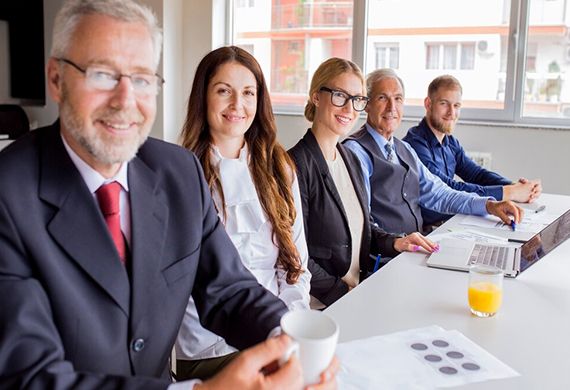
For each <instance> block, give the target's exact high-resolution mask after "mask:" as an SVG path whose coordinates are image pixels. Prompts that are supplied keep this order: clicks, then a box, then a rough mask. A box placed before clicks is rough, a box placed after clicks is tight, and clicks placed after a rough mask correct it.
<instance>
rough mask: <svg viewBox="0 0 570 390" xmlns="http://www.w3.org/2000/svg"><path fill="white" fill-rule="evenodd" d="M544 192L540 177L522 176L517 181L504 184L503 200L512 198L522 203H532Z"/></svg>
mask: <svg viewBox="0 0 570 390" xmlns="http://www.w3.org/2000/svg"><path fill="white" fill-rule="evenodd" d="M541 193H542V184H541V182H540V180H539V179H536V180H528V179H525V178H524V177H521V178H520V179H519V181H518V182H517V183H513V184H509V185H506V186H503V200H512V201H515V202H520V203H531V202H533V201H534V200H535V199H537V198H538V197H539V196H540V194H541Z"/></svg>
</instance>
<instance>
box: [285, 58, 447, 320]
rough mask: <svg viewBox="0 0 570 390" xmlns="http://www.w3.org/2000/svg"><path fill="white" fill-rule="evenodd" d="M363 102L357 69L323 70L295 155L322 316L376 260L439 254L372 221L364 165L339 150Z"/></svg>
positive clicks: (315, 303) (415, 237) (334, 61)
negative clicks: (419, 252)
mask: <svg viewBox="0 0 570 390" xmlns="http://www.w3.org/2000/svg"><path fill="white" fill-rule="evenodd" d="M363 94H364V76H363V75H362V72H361V71H360V69H359V68H358V66H357V65H356V64H354V63H353V62H351V61H348V60H344V59H340V58H331V59H329V60H327V61H325V62H323V63H322V64H321V65H320V66H319V67H318V69H317V70H316V72H315V74H314V76H313V79H312V81H311V88H310V91H309V99H308V101H307V104H306V106H305V117H306V118H307V119H308V120H309V121H310V122H312V126H311V128H310V129H309V130H307V133H306V134H305V136H304V137H303V139H301V140H300V141H299V142H298V143H297V144H296V145H295V146H294V147H293V148H291V149H290V150H289V153H290V154H291V156H292V157H293V159H294V160H295V165H296V167H297V174H298V176H299V186H300V188H301V199H302V202H303V217H304V221H305V232H306V235H307V242H308V246H309V270H310V271H311V274H312V278H311V307H312V308H317V309H321V308H324V307H326V306H328V305H330V304H331V303H333V302H334V301H336V300H337V299H338V298H340V297H341V296H343V295H344V294H346V293H347V292H348V291H350V290H351V289H352V288H354V287H356V286H357V285H358V283H360V282H361V281H362V280H363V279H364V278H366V276H367V275H368V274H370V273H371V272H372V271H374V268H375V266H376V263H375V257H376V255H377V254H378V253H381V255H382V256H386V257H393V256H395V255H397V254H398V253H399V252H401V251H405V250H407V251H414V250H419V248H420V247H421V248H424V249H425V250H426V251H428V252H432V251H433V250H435V249H436V244H434V243H433V242H431V241H430V240H428V239H427V238H425V237H423V236H422V235H421V234H419V233H415V234H411V235H409V236H407V237H405V238H402V237H398V236H395V235H392V234H387V233H386V232H384V231H382V230H381V229H380V228H378V226H377V225H375V224H374V223H373V221H372V220H371V219H370V214H369V212H368V200H367V198H366V194H365V192H364V182H363V181H364V178H363V177H362V174H361V172H360V163H359V161H358V159H357V158H356V156H355V155H354V154H353V153H352V152H351V151H350V150H348V149H347V148H345V147H344V146H343V145H341V144H340V143H339V142H338V141H339V138H340V137H343V136H346V135H347V134H348V133H349V132H350V130H351V129H352V128H353V127H354V124H355V123H356V120H357V119H358V114H359V112H361V111H363V110H364V108H365V107H366V104H367V102H368V98H367V97H366V96H363ZM371 255H372V256H373V257H372V258H371Z"/></svg>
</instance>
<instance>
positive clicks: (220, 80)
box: [206, 62, 257, 155]
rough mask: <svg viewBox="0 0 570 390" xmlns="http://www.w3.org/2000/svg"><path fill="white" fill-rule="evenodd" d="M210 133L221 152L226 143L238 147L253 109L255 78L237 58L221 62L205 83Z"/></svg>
mask: <svg viewBox="0 0 570 390" xmlns="http://www.w3.org/2000/svg"><path fill="white" fill-rule="evenodd" d="M206 107H207V112H208V113H207V120H208V126H209V127H210V134H211V136H212V140H213V142H214V144H215V145H216V146H218V147H219V148H220V149H221V151H222V155H223V154H224V153H223V150H222V149H225V148H224V146H228V144H232V145H238V147H241V145H243V142H244V138H245V133H246V132H247V130H248V129H249V128H250V127H251V124H252V123H253V120H254V118H255V114H256V112H257V81H256V79H255V76H254V75H253V73H252V72H251V71H250V70H249V69H247V68H246V67H245V66H243V65H241V64H239V63H237V62H227V63H225V64H223V65H221V66H220V67H219V68H218V70H217V72H216V74H215V75H214V76H213V77H212V79H211V80H210V82H209V83H208V91H207V95H206Z"/></svg>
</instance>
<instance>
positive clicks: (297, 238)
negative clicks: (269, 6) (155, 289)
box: [176, 46, 310, 379]
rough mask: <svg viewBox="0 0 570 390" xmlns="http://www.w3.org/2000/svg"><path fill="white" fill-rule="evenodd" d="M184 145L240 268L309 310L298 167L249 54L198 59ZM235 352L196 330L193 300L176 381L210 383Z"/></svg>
mask: <svg viewBox="0 0 570 390" xmlns="http://www.w3.org/2000/svg"><path fill="white" fill-rule="evenodd" d="M181 142H182V145H183V146H184V147H186V148H187V149H189V150H191V151H193V152H194V153H195V154H196V155H197V156H198V159H199V160H200V162H201V164H202V167H203V169H204V175H205V177H206V181H207V182H208V185H209V186H210V189H211V191H212V195H213V198H214V203H215V205H216V208H217V210H218V213H219V215H220V218H221V220H222V222H223V223H224V225H225V227H226V231H227V232H228V235H229V236H230V238H231V239H232V241H233V243H234V245H235V246H236V248H237V249H238V252H239V253H240V256H241V259H242V262H243V263H244V265H245V266H246V267H247V268H248V269H249V270H250V271H251V272H252V273H253V274H254V275H255V276H256V278H257V279H258V281H259V283H260V284H262V285H263V286H264V287H266V288H267V289H268V290H270V291H271V292H273V293H274V294H275V295H277V296H278V297H279V298H281V299H282V300H283V301H284V302H285V304H286V305H287V306H288V307H289V308H290V309H296V308H308V307H309V286H310V273H309V272H308V271H307V247H306V242H305V234H304V230H303V219H302V213H301V211H300V207H301V200H300V195H299V187H298V183H297V180H296V176H295V167H294V165H293V162H292V160H291V159H290V157H289V156H288V154H287V152H286V151H285V149H283V147H282V146H281V145H280V144H279V143H278V142H277V130H276V126H275V119H274V117H273V112H272V108H271V102H270V99H269V92H268V89H267V86H266V83H265V79H264V77H263V74H262V71H261V67H260V66H259V64H258V63H257V61H256V60H255V58H253V56H252V55H251V54H249V53H248V52H246V51H245V50H243V49H240V48H238V47H235V46H230V47H222V48H219V49H217V50H214V51H212V52H210V53H209V54H207V55H206V56H205V57H204V58H203V59H202V61H201V62H200V64H199V65H198V68H197V70H196V74H195V76H194V82H193V85H192V91H191V93H190V99H189V102H188V112H187V116H186V122H185V124H184V128H183V130H182V134H181ZM221 304H223V303H221ZM252 320H253V319H252ZM257 320H259V319H257ZM229 326H231V324H230V325H229ZM232 352H235V349H233V348H232V347H231V346H229V345H227V344H226V343H225V342H224V340H223V339H221V338H220V337H218V336H217V335H215V334H213V333H211V332H209V331H207V330H206V329H203V328H201V327H200V326H199V322H198V314H197V312H196V308H195V306H194V302H193V301H192V299H191V300H190V302H189V305H188V308H187V310H186V315H185V317H184V320H183V323H182V327H181V330H180V333H179V336H178V340H177V343H176V353H177V358H178V360H177V376H178V377H181V378H183V379H184V378H186V377H192V378H207V377H209V376H211V375H212V374H214V373H215V372H216V371H217V370H218V369H219V368H221V367H223V365H225V364H226V363H227V362H228V361H229V359H230V358H231V356H233V355H230V354H231V353H232Z"/></svg>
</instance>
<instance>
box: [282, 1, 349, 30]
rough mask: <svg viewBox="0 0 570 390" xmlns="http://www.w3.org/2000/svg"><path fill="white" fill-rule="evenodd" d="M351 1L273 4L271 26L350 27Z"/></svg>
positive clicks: (292, 27)
mask: <svg viewBox="0 0 570 390" xmlns="http://www.w3.org/2000/svg"><path fill="white" fill-rule="evenodd" d="M352 9H353V4H352V1H339V2H330V3H306V4H287V5H281V6H274V7H273V9H272V12H271V14H272V20H271V26H272V29H273V30H281V29H321V28H339V27H341V28H342V27H347V28H351V27H352Z"/></svg>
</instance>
